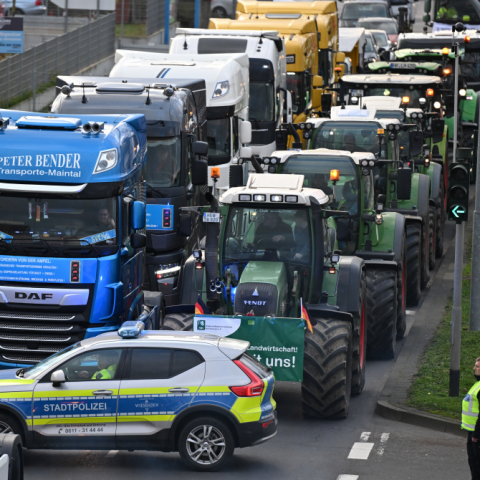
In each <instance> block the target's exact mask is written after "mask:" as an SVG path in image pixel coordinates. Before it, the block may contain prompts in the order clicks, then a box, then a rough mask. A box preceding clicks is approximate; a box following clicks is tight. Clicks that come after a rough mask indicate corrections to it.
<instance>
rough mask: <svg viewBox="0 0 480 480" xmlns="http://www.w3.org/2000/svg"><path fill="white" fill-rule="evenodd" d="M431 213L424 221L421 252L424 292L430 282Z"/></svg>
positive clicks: (421, 286)
mask: <svg viewBox="0 0 480 480" xmlns="http://www.w3.org/2000/svg"><path fill="white" fill-rule="evenodd" d="M429 219H430V213H429V216H428V217H427V218H424V219H423V222H422V245H421V252H422V270H421V272H422V273H421V275H422V276H421V279H420V288H421V289H422V290H424V289H425V287H426V286H427V284H428V282H429V280H430V270H429V268H428V264H429V256H430V255H429V252H430V238H429V231H430V228H429V226H430V223H429V222H430V220H429Z"/></svg>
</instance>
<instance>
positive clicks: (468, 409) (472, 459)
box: [462, 357, 480, 480]
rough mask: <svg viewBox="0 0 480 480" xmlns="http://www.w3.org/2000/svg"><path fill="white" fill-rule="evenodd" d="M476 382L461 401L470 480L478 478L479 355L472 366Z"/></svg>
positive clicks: (479, 442)
mask: <svg viewBox="0 0 480 480" xmlns="http://www.w3.org/2000/svg"><path fill="white" fill-rule="evenodd" d="M473 371H474V375H475V378H476V380H477V381H476V382H475V383H474V384H473V386H472V388H471V389H470V390H469V391H468V393H467V395H466V397H465V398H464V399H463V402H462V428H463V429H464V430H467V431H468V437H467V455H468V466H469V467H470V471H471V472H472V480H480V422H479V421H478V413H479V411H480V409H479V393H480V357H479V358H477V360H476V361H475V366H474V367H473Z"/></svg>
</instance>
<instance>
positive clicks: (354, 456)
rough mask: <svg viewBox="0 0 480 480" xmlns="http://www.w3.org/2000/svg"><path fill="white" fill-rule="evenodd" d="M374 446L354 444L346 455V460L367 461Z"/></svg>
mask: <svg viewBox="0 0 480 480" xmlns="http://www.w3.org/2000/svg"><path fill="white" fill-rule="evenodd" d="M374 445H375V444H374V443H365V442H355V443H354V444H353V447H352V449H351V450H350V453H349V454H348V458H349V459H351V460H368V456H369V455H370V452H371V451H372V448H373V446H374Z"/></svg>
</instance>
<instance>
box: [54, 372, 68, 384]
mask: <svg viewBox="0 0 480 480" xmlns="http://www.w3.org/2000/svg"><path fill="white" fill-rule="evenodd" d="M50 381H51V382H52V384H53V386H54V387H59V386H60V385H61V384H62V383H65V382H66V381H67V380H66V378H65V373H64V372H63V370H55V371H54V372H53V373H52V376H51V377H50Z"/></svg>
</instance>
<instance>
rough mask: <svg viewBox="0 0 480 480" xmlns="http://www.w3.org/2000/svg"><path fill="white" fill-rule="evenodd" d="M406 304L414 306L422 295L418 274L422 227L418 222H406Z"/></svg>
mask: <svg viewBox="0 0 480 480" xmlns="http://www.w3.org/2000/svg"><path fill="white" fill-rule="evenodd" d="M406 230H407V305H408V306H411V307H416V306H417V305H418V304H419V302H420V298H421V296H422V291H421V288H420V276H421V271H420V269H421V265H422V253H421V251H420V248H421V245H420V244H421V241H422V227H421V225H420V224H419V223H413V222H412V223H410V222H409V223H407V228H406Z"/></svg>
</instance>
